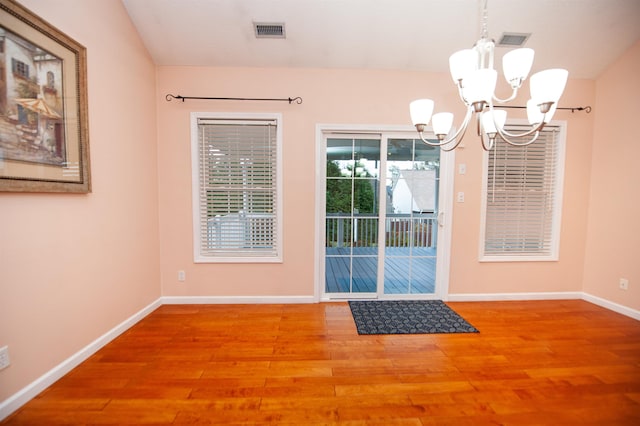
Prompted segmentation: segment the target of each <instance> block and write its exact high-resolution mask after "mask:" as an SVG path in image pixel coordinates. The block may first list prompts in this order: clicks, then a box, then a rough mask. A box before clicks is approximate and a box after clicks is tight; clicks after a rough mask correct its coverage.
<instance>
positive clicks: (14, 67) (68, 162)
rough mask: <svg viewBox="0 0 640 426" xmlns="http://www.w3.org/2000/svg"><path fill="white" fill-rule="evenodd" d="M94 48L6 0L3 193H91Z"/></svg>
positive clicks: (1, 49)
mask: <svg viewBox="0 0 640 426" xmlns="http://www.w3.org/2000/svg"><path fill="white" fill-rule="evenodd" d="M87 114H88V113H87V55H86V49H85V48H84V47H83V46H82V45H80V44H79V43H77V42H76V41H75V40H73V39H71V38H70V37H68V36H67V35H65V34H64V33H62V32H61V31H60V30H58V29H56V28H55V27H53V26H52V25H51V24H49V23H48V22H46V21H45V20H43V19H42V18H40V17H38V16H37V15H35V14H34V13H33V12H31V11H29V10H28V9H26V8H25V7H23V6H21V5H20V4H18V3H16V2H15V1H14V0H0V191H9V192H67V193H68V192H72V193H88V192H91V176H90V168H89V128H88V116H87Z"/></svg>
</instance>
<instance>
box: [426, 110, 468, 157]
mask: <svg viewBox="0 0 640 426" xmlns="http://www.w3.org/2000/svg"><path fill="white" fill-rule="evenodd" d="M472 114H473V107H472V106H469V107H468V108H467V115H466V116H465V117H464V121H463V122H462V126H460V128H459V129H458V131H457V132H456V134H455V135H453V136H451V137H450V138H449V139H446V140H440V142H431V141H430V140H428V139H426V138H425V137H424V135H423V132H421V131H418V135H419V136H420V139H421V140H422V142H424V143H426V144H427V145H430V146H439V147H442V146H444V145H449V144H450V143H451V142H455V144H454V145H453V147H452V148H451V149H445V150H444V151H451V150H453V149H455V148H456V147H457V146H458V145H460V142H461V141H462V138H463V137H464V134H465V132H466V131H467V126H468V125H469V120H470V119H471V115H472ZM458 136H460V139H458Z"/></svg>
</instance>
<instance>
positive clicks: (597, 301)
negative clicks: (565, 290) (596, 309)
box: [582, 293, 640, 321]
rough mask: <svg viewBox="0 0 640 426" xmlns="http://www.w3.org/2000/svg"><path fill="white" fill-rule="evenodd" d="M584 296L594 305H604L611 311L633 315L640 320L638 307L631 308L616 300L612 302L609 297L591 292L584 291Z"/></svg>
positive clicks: (632, 316)
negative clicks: (604, 297)
mask: <svg viewBox="0 0 640 426" xmlns="http://www.w3.org/2000/svg"><path fill="white" fill-rule="evenodd" d="M582 295H583V296H582V298H583V299H584V300H586V301H587V302H591V303H593V304H594V305H598V306H602V307H603V308H607V309H609V310H610V311H614V312H617V313H619V314H622V315H626V316H628V317H631V318H633V319H636V320H639V321H640V311H638V310H636V309H632V308H629V307H627V306H623V305H619V304H617V303H615V302H611V301H609V300H607V299H603V298H601V297H598V296H594V295H592V294H589V293H583V294H582Z"/></svg>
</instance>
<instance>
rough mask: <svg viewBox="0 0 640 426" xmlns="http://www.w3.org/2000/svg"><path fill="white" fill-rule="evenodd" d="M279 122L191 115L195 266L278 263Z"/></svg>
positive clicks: (271, 118) (266, 118)
mask: <svg viewBox="0 0 640 426" xmlns="http://www.w3.org/2000/svg"><path fill="white" fill-rule="evenodd" d="M280 121H281V118H280V116H279V115H277V114H276V115H264V116H263V115H260V116H256V115H253V114H251V115H249V114H245V115H234V116H229V115H225V116H212V115H211V114H207V115H204V114H199V113H194V114H192V140H193V142H192V149H193V153H192V155H193V166H194V167H193V169H194V181H193V198H194V206H193V209H194V245H195V247H194V257H195V260H196V262H219V261H224V262H280V261H281V260H282V257H281V256H282V250H281V244H282V237H281V236H282V226H281V215H282V208H281V191H280V188H281V181H280V179H281V173H280V161H279V159H280V151H281V149H280V146H281V129H280V125H279V124H280Z"/></svg>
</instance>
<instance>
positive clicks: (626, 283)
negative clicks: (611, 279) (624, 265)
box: [620, 278, 629, 290]
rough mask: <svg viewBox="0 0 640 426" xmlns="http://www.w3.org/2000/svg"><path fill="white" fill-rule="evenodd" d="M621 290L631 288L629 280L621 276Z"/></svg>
mask: <svg viewBox="0 0 640 426" xmlns="http://www.w3.org/2000/svg"><path fill="white" fill-rule="evenodd" d="M620 290H629V280H628V279H626V278H620Z"/></svg>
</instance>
